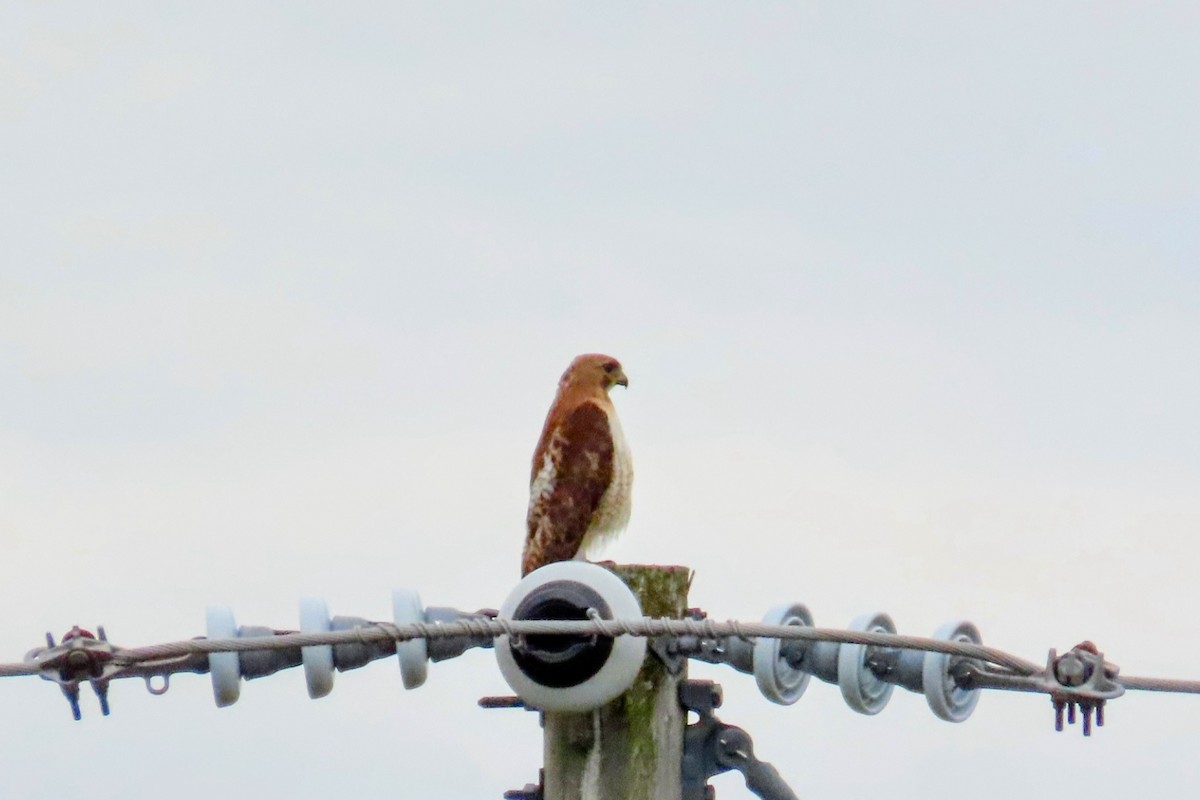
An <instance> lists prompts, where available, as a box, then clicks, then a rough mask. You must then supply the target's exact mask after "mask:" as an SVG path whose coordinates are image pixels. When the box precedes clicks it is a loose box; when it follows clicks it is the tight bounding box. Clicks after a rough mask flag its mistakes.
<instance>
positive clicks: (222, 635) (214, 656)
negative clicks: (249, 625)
mask: <svg viewBox="0 0 1200 800" xmlns="http://www.w3.org/2000/svg"><path fill="white" fill-rule="evenodd" d="M237 635H238V630H237V623H236V622H234V619H233V612H232V611H230V610H229V609H228V608H226V607H225V606H209V607H208V610H207V611H206V612H205V636H207V637H208V638H209V639H236V638H237ZM208 673H209V678H211V679H212V687H213V699H214V700H216V701H217V707H218V708H224V707H225V706H231V705H233V704H234V703H236V702H237V701H238V697H239V696H240V695H241V690H242V686H241V680H242V673H241V669H240V668H239V666H238V654H237V653H209V654H208Z"/></svg>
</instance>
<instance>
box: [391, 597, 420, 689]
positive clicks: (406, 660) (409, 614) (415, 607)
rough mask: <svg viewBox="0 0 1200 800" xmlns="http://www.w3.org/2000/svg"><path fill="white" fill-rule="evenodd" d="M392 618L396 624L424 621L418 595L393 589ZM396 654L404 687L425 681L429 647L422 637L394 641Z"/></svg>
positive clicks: (418, 684)
mask: <svg viewBox="0 0 1200 800" xmlns="http://www.w3.org/2000/svg"><path fill="white" fill-rule="evenodd" d="M392 620H393V621H394V622H395V623H396V625H398V626H403V625H412V624H413V623H415V622H424V621H425V607H424V606H422V605H421V598H420V596H419V595H418V594H417V593H416V592H414V591H412V590H411V589H396V590H394V591H393V592H392ZM396 656H397V657H398V658H399V659H400V678H401V680H403V682H404V688H405V689H416V688H417V687H418V686H420V685H421V684H423V683H425V677H426V676H427V675H428V672H429V648H428V647H427V646H426V642H425V640H424V639H409V640H408V641H406V642H396Z"/></svg>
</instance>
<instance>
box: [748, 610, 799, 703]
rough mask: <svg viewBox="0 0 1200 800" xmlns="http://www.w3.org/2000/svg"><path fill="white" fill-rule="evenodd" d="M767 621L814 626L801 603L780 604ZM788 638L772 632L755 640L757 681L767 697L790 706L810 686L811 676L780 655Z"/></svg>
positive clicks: (777, 623)
mask: <svg viewBox="0 0 1200 800" xmlns="http://www.w3.org/2000/svg"><path fill="white" fill-rule="evenodd" d="M762 621H763V623H764V624H766V625H801V626H806V627H809V628H811V627H812V624H813V620H812V614H811V613H810V612H809V610H808V609H807V608H805V607H804V606H803V605H801V604H800V603H793V604H784V605H778V606H775V607H774V608H772V609H771V610H770V611H768V612H767V613H766V615H765V616H764V617H763V620H762ZM786 642H787V640H785V639H776V638H774V637H770V636H760V637H758V639H757V640H756V641H755V642H754V681H755V683H757V684H758V690H759V691H760V692H762V695H763V697H765V698H767V699H768V700H770V701H771V702H772V703H778V704H779V705H781V706H790V705H791V704H792V703H794V702H796V701H797V700H799V699H800V696H801V695H802V694H804V690H805V689H807V688H808V680H809V678H810V677H811V676H810V675H809V674H808V673H807V672H804V671H803V670H798V669H796V668H795V667H793V666H792V665H791V664H789V663H788V662H787V660H786V659H784V658H783V657H782V656H781V655H780V650H781V648H782V647H783V646H784V644H785V643H786Z"/></svg>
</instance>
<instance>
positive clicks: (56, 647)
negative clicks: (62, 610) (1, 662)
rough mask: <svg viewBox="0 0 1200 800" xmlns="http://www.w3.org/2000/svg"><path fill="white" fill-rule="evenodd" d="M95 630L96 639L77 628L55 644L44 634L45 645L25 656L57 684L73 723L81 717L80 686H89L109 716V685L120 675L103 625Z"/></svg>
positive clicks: (47, 678) (113, 648) (114, 648)
mask: <svg viewBox="0 0 1200 800" xmlns="http://www.w3.org/2000/svg"><path fill="white" fill-rule="evenodd" d="M96 631H97V632H98V633H99V636H98V637H97V635H96V634H93V633H92V632H91V631H87V630H84V629H83V628H81V627H79V626H78V625H76V626H75V627H73V628H71V630H69V631H67V632H66V633H65V634H63V637H62V643H61V644H55V642H54V635H53V634H51V633H47V634H46V646H45V647H41V648H38V649H36V650H31V651H29V652H28V653H26V655H25V661H26V662H29V663H31V664H33V665H35V666H36V667H37V668H38V674H39V675H40V676H41V677H42V679H43V680H47V681H51V682H53V683H57V684H58V688H60V689H61V690H62V693H63V696H64V697H66V698H67V702H68V703H70V705H71V715H72V716H73V717H75V719H76V720H79V719H81V718H82V716H83V715H82V714H81V713H80V710H79V685H80V684H81V683H83V682H85V681H86V682H87V683H89V684H90V685H91V687H92V691H94V692H95V693H96V697H97V698H99V700H100V711H101V712H102V713H103V714H104V715H105V716H108V713H109V708H108V683H109V681H111V680H112V679H113V678H114V677H115V676H116V675H117V673H118V672H120V667H119V665H117V664H115V663H114V662H113V657H114V656H115V655H116V654H117V648H116V647H114V646H113V645H112V644H110V643H109V641H108V637H107V635H106V634H105V633H104V627H103V626H100V627H98V628H97V629H96Z"/></svg>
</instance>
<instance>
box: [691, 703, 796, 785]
mask: <svg viewBox="0 0 1200 800" xmlns="http://www.w3.org/2000/svg"><path fill="white" fill-rule="evenodd" d="M722 699H723V697H722V693H721V687H720V686H718V685H717V684H715V683H713V682H712V681H702V680H691V681H684V682H683V683H681V684H680V685H679V704H680V705H681V706H683V707H684V708H685V709H687V710H689V711H694V712H695V713H696V715H697V716H698V717H699V719H698V720H697V721H696V722H695V723H693V724H691V725H688V726H687V727H686V728H684V731H683V764H682V770H683V775H682V789H683V792H682V800H714V798H715V796H716V791H715V790H714V789H713V787H711V786H709V785H708V779H709V778H711V777H713V776H714V775H719V774H721V773H722V772H728V771H729V770H731V769H735V770H737V771H738V772H740V773H742V777H743V778H744V779H745V781H746V788H747V789H749V790H750V791H751V792H753V793H754V794H755V795H757V796H759V797H761V798H763V800H796V795H795V794H794V793H793V792H792V790H791V789H790V788H789V787H788V785H787V783H786V782H785V781H784V780H783V778H782V777H780V775H779V771H778V770H776V769H775V767H773V766H771V765H770V764H768V763H766V762H765V761H759V760H758V758H756V757H755V755H754V744H753V742H752V741H751V740H750V734H748V733H746V731H744V730H742V729H741V728H738V727H735V726H733V725H726V724H725V723H724V722H721V720H719V719H717V718H716V717H715V716H713V711H714V710H715V709H717V708H720V706H721V701H722Z"/></svg>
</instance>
